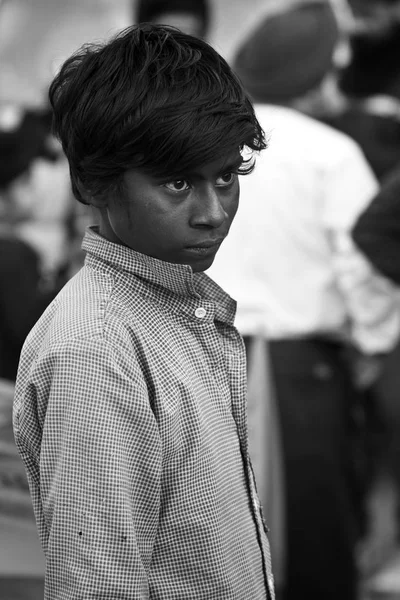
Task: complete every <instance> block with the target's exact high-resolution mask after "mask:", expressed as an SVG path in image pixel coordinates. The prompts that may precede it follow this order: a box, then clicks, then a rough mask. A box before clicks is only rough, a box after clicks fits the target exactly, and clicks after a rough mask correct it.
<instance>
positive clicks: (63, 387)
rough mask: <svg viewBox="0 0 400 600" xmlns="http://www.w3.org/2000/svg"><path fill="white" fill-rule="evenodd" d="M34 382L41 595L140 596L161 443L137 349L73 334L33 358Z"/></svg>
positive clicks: (155, 513)
mask: <svg viewBox="0 0 400 600" xmlns="http://www.w3.org/2000/svg"><path fill="white" fill-rule="evenodd" d="M49 370H50V377H49ZM44 377H45V378H46V381H48V382H49V383H48V385H46V386H43V385H41V384H40V381H41V380H43V378H44ZM33 381H36V389H37V390H38V404H37V406H38V415H39V419H41V420H43V436H42V441H41V447H40V492H39V493H40V497H41V504H42V507H43V523H42V524H39V530H40V529H42V535H41V538H42V542H43V545H44V549H45V553H46V594H47V595H46V599H49V600H50V599H53V598H54V599H56V598H63V599H64V600H77V599H78V598H79V599H80V598H113V600H128V599H129V600H139V599H140V600H144V599H148V598H149V567H150V562H151V557H152V550H153V544H154V540H155V536H156V532H157V528H158V520H159V508H160V481H161V441H160V436H159V430H158V426H157V422H156V419H155V417H154V414H153V411H152V410H151V407H150V402H149V398H148V393H147V386H146V384H145V381H144V379H143V377H142V375H141V372H140V369H139V367H138V365H137V363H136V362H135V357H134V356H129V357H123V356H122V352H120V351H117V350H115V349H112V348H110V347H109V346H108V345H107V344H106V342H105V341H103V340H89V341H87V340H75V341H72V342H68V343H66V344H64V345H63V346H62V347H61V348H58V350H57V351H56V352H52V353H49V354H48V355H47V357H46V359H45V360H43V361H42V362H41V363H38V364H37V366H36V370H35V375H34V378H33ZM25 418H26V417H25ZM24 427H29V422H26V423H25V424H24V423H23V422H21V423H20V430H21V431H23V430H24Z"/></svg>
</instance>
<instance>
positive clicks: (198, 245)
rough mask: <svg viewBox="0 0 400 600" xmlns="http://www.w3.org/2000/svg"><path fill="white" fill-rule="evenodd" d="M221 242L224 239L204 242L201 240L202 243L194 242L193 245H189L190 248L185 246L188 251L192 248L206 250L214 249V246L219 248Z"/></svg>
mask: <svg viewBox="0 0 400 600" xmlns="http://www.w3.org/2000/svg"><path fill="white" fill-rule="evenodd" d="M223 241H224V238H218V239H216V240H206V241H204V240H203V241H202V242H194V243H193V244H190V246H186V248H187V249H190V250H192V249H194V248H204V249H205V250H206V249H207V248H214V247H215V246H219V245H220V244H221V243H222V242H223Z"/></svg>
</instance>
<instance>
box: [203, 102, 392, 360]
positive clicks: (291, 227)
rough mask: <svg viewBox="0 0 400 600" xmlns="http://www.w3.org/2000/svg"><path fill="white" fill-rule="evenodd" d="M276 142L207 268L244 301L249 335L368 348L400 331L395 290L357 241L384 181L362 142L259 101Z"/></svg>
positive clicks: (241, 316)
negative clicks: (360, 219)
mask: <svg viewBox="0 0 400 600" xmlns="http://www.w3.org/2000/svg"><path fill="white" fill-rule="evenodd" d="M256 111H257V115H258V118H259V120H260V123H261V125H262V127H263V128H264V130H265V132H266V134H267V137H268V138H269V140H270V141H269V148H268V149H267V150H265V151H263V152H262V153H261V154H260V156H258V157H257V164H256V168H255V170H254V172H253V173H252V174H251V175H248V176H245V177H241V178H240V185H241V195H240V204H239V210H238V213H237V216H236V220H235V221H234V222H233V225H232V227H231V232H230V234H229V236H228V237H227V239H226V240H225V242H224V243H223V245H222V247H221V249H220V251H219V253H218V255H217V257H216V259H215V262H214V265H213V266H212V267H211V269H210V270H209V271H208V274H209V275H210V276H211V277H213V278H214V279H215V280H216V281H217V282H218V283H219V284H220V285H221V286H222V287H223V288H224V289H225V290H226V291H227V292H228V293H229V294H231V295H232V296H233V297H234V298H235V299H236V300H237V301H238V312H237V318H236V324H237V327H238V329H239V330H240V331H241V333H242V334H244V335H263V336H266V337H268V338H269V339H282V338H283V339H284V338H291V337H304V336H310V335H328V336H338V335H340V336H346V337H349V338H350V339H351V340H352V341H353V343H354V344H355V345H356V346H357V347H358V348H359V349H360V350H362V351H363V352H365V353H379V352H385V351H388V350H390V349H391V348H392V347H393V346H394V345H395V343H396V341H397V338H398V333H399V311H398V305H396V302H395V299H394V293H393V287H392V285H391V284H390V283H389V281H388V280H387V279H385V278H384V277H382V276H380V275H379V274H378V273H377V272H376V271H374V269H373V267H372V266H371V264H370V263H369V262H368V260H367V259H366V258H365V257H364V256H363V255H362V254H361V253H360V252H359V251H358V249H357V248H356V247H355V245H354V243H353V241H352V238H351V229H352V226H353V224H354V223H355V220H356V218H357V216H358V215H359V214H360V212H361V211H362V210H363V209H364V208H365V207H366V206H367V205H368V203H369V202H370V200H371V199H372V197H373V196H374V194H375V193H376V192H377V189H378V184H377V181H376V179H375V177H374V175H373V173H372V171H371V169H370V168H369V166H368V164H367V162H366V160H365V158H364V155H363V154H362V152H361V150H360V148H359V147H358V146H357V144H356V143H355V142H354V141H353V140H351V139H350V138H349V137H348V136H346V135H344V134H342V133H340V132H338V131H336V130H334V129H331V128H330V127H328V126H326V125H324V124H322V123H320V122H318V121H316V120H314V119H311V118H309V117H307V116H305V115H304V114H302V113H299V112H297V111H294V110H291V109H289V108H282V107H276V106H269V105H258V106H256Z"/></svg>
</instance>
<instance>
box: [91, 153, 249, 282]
mask: <svg viewBox="0 0 400 600" xmlns="http://www.w3.org/2000/svg"><path fill="white" fill-rule="evenodd" d="M241 162H242V157H241V154H240V152H239V150H238V151H237V152H234V153H233V154H232V155H230V156H228V157H227V158H224V159H219V160H215V161H213V162H210V163H208V164H206V165H203V166H201V167H198V168H196V169H194V170H193V171H192V172H190V173H186V174H182V175H181V176H180V177H175V178H174V179H173V180H169V181H168V180H166V179H157V178H155V177H153V176H150V175H147V174H145V173H143V171H141V170H136V169H132V170H130V171H127V172H126V173H125V175H124V187H125V190H124V192H123V193H122V197H118V198H115V197H111V198H108V199H106V200H105V201H104V202H105V204H104V206H103V207H102V208H101V210H100V213H101V223H100V233H101V234H102V235H103V236H104V237H106V238H107V239H109V240H110V241H112V242H116V243H119V244H123V245H125V246H128V247H129V248H132V249H133V250H136V251H138V252H141V253H142V254H146V255H148V256H152V257H154V258H158V259H160V260H164V261H167V262H172V263H179V264H187V265H190V266H191V267H192V269H193V271H205V270H206V269H208V268H209V267H210V266H211V264H212V263H213V261H214V258H215V255H216V253H217V251H218V249H219V246H220V245H221V243H222V241H223V240H224V238H225V237H226V236H227V234H228V231H229V228H230V226H231V223H232V221H233V218H234V216H235V214H236V210H237V207H238V201H239V181H238V176H237V175H236V174H235V172H234V171H235V170H236V169H237V168H238V166H239V165H240V164H241Z"/></svg>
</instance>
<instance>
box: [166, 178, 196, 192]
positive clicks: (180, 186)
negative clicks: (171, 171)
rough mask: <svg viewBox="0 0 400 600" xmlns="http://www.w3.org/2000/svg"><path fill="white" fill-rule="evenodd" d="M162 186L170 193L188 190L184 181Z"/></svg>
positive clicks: (188, 186)
mask: <svg viewBox="0 0 400 600" xmlns="http://www.w3.org/2000/svg"><path fill="white" fill-rule="evenodd" d="M164 186H165V187H166V188H167V190H169V191H170V192H185V191H186V190H188V189H190V185H189V183H188V182H187V181H186V179H177V180H176V181H168V182H167V183H164Z"/></svg>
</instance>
